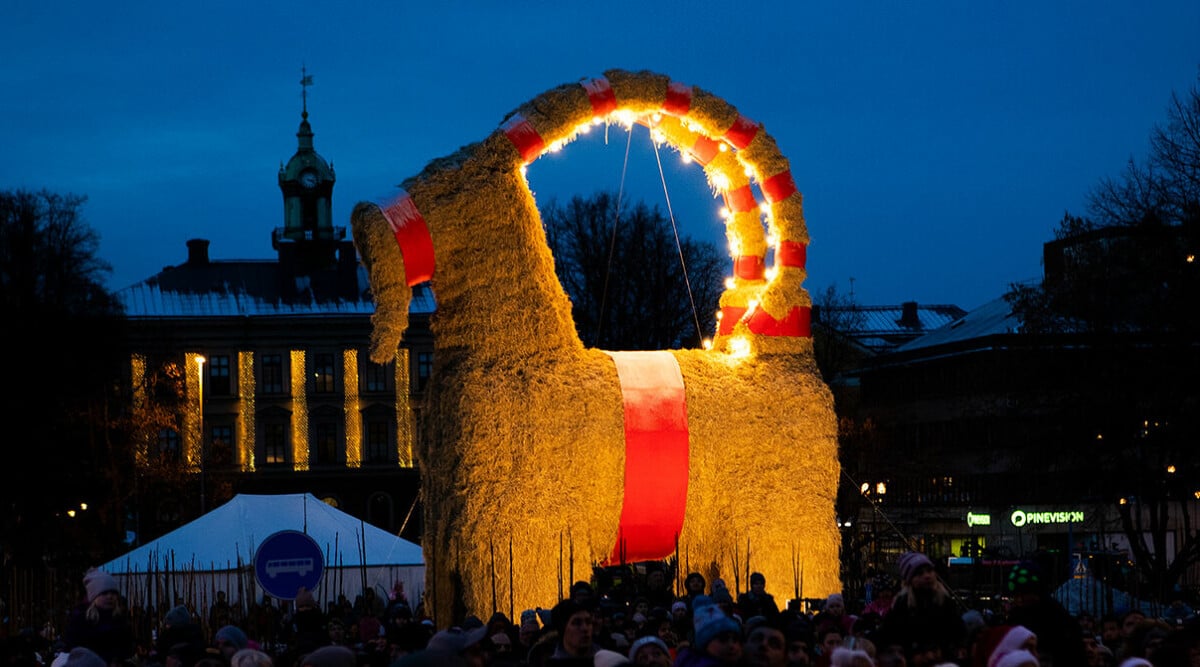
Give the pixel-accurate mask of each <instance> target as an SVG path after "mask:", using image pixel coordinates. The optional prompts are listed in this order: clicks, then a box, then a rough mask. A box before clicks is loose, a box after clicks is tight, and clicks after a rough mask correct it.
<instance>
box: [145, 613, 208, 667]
mask: <svg viewBox="0 0 1200 667" xmlns="http://www.w3.org/2000/svg"><path fill="white" fill-rule="evenodd" d="M154 647H155V657H156V658H157V659H158V660H160V661H162V662H164V663H165V662H166V660H167V657H168V656H171V655H174V656H176V658H177V659H178V660H179V661H180V662H182V663H184V664H185V665H191V664H192V663H194V662H196V661H197V660H199V659H200V658H202V657H204V654H205V650H206V649H207V648H208V642H207V641H205V639H204V629H203V628H201V627H200V624H199V623H197V622H196V620H195V619H194V618H193V617H192V612H191V611H190V610H189V609H188V608H187V606H186V605H182V604H180V605H175V606H174V607H172V608H171V609H170V610H169V611H167V613H166V614H165V615H164V616H163V619H162V627H160V628H159V630H158V638H157V639H156V640H155V644H154Z"/></svg>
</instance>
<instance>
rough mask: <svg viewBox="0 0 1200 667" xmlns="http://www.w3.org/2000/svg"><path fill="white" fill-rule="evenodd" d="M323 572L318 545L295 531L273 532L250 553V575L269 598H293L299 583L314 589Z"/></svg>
mask: <svg viewBox="0 0 1200 667" xmlns="http://www.w3.org/2000/svg"><path fill="white" fill-rule="evenodd" d="M324 574H325V557H324V556H323V555H321V547H319V546H317V543H316V542H315V541H314V540H313V538H311V537H309V536H308V535H305V534H304V533H302V532H300V531H298V530H281V531H279V532H278V533H273V534H272V535H270V536H268V537H267V539H265V540H263V541H262V543H260V544H259V545H258V550H257V551H255V552H254V576H255V578H256V579H258V585H259V586H262V587H263V590H264V591H266V592H267V593H268V594H269V595H271V597H276V598H279V599H281V600H295V599H296V593H297V592H298V591H299V590H300V587H301V586H303V587H304V588H307V589H308V590H310V591H311V590H314V589H316V587H317V586H319V585H320V584H321V577H322V576H323V575H324Z"/></svg>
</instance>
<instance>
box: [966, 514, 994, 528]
mask: <svg viewBox="0 0 1200 667" xmlns="http://www.w3.org/2000/svg"><path fill="white" fill-rule="evenodd" d="M967 525H968V526H990V525H992V515H991V514H975V513H974V512H967Z"/></svg>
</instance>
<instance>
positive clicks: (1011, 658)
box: [996, 650, 1041, 667]
mask: <svg viewBox="0 0 1200 667" xmlns="http://www.w3.org/2000/svg"><path fill="white" fill-rule="evenodd" d="M1040 665H1041V663H1040V662H1038V657H1037V656H1036V655H1034V654H1033V653H1031V652H1029V651H1025V650H1018V651H1009V652H1007V653H1004V654H1003V655H1001V656H999V659H998V660H997V661H996V667H1039V666H1040Z"/></svg>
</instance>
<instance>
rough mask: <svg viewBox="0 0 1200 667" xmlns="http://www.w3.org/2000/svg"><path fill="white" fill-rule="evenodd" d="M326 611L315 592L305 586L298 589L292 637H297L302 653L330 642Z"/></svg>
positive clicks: (297, 644)
mask: <svg viewBox="0 0 1200 667" xmlns="http://www.w3.org/2000/svg"><path fill="white" fill-rule="evenodd" d="M326 621H327V619H326V617H325V612H323V611H321V606H320V605H318V604H317V602H316V600H315V599H314V598H313V594H312V592H311V591H309V590H308V589H307V588H304V587H303V586H301V587H300V589H299V590H297V591H296V609H295V611H294V612H292V617H291V622H290V623H289V625H290V627H291V630H292V637H293V638H294V639H295V644H296V650H298V651H300V652H301V653H304V652H308V651H312V650H313V649H315V648H317V647H318V646H326V645H328V644H329V629H328V627H327V626H326Z"/></svg>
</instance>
